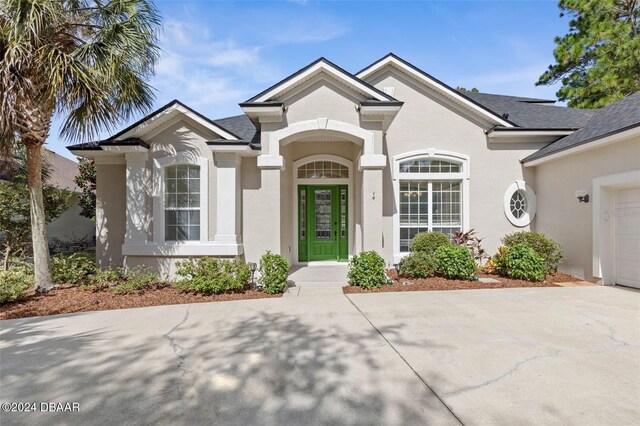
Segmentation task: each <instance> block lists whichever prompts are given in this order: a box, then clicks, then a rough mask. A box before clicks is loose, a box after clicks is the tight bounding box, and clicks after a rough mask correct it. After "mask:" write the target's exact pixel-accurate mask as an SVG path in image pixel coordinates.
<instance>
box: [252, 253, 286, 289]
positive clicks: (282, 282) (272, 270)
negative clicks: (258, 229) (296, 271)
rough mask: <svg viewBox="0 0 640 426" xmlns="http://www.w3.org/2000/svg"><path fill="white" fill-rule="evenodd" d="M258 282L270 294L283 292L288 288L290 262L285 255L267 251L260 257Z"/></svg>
mask: <svg viewBox="0 0 640 426" xmlns="http://www.w3.org/2000/svg"><path fill="white" fill-rule="evenodd" d="M258 273H259V274H260V278H259V279H258V282H259V283H260V284H261V285H262V286H263V288H264V291H266V292H267V293H269V294H276V293H282V292H284V290H285V289H286V288H287V278H288V277H289V262H288V261H287V259H285V257H284V256H281V255H279V254H273V253H271V252H270V251H267V252H266V253H265V254H263V255H262V257H261V258H260V267H259V269H258Z"/></svg>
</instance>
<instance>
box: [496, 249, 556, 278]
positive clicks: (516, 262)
mask: <svg viewBox="0 0 640 426" xmlns="http://www.w3.org/2000/svg"><path fill="white" fill-rule="evenodd" d="M499 262H500V270H501V271H502V273H503V274H506V275H507V276H508V277H509V278H515V279H520V280H527V281H544V279H545V278H546V276H547V267H546V265H545V263H544V260H543V259H542V258H541V257H540V256H538V254H537V253H536V252H535V251H534V250H533V249H532V248H531V247H529V246H528V245H527V244H524V243H518V244H514V245H513V246H511V247H509V248H508V249H507V250H506V254H505V255H504V256H503V258H501V259H500V261H499Z"/></svg>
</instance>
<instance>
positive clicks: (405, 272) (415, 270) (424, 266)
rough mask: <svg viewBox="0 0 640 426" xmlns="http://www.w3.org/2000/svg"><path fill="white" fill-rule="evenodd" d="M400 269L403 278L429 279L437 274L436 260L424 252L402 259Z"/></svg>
mask: <svg viewBox="0 0 640 426" xmlns="http://www.w3.org/2000/svg"><path fill="white" fill-rule="evenodd" d="M398 269H399V272H400V276H401V277H409V278H429V277H432V276H433V275H434V274H435V272H436V258H435V256H434V255H430V254H427V253H424V252H415V253H411V254H410V255H408V256H406V257H404V258H402V260H401V261H400V264H399V265H398Z"/></svg>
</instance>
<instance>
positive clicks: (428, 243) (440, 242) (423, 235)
mask: <svg viewBox="0 0 640 426" xmlns="http://www.w3.org/2000/svg"><path fill="white" fill-rule="evenodd" d="M449 243H451V239H450V238H449V237H448V236H447V235H446V234H443V233H442V232H418V233H417V234H416V235H415V236H414V237H413V239H412V240H411V251H412V252H422V253H426V254H430V255H432V254H434V253H435V252H436V250H437V249H438V248H439V247H442V246H446V245H448V244H449Z"/></svg>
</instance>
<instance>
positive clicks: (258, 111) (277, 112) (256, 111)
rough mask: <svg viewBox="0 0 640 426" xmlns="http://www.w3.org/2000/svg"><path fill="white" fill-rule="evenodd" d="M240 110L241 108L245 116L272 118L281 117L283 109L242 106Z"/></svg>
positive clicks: (280, 107)
mask: <svg viewBox="0 0 640 426" xmlns="http://www.w3.org/2000/svg"><path fill="white" fill-rule="evenodd" d="M241 108H242V111H244V113H245V114H247V115H256V116H273V117H281V116H282V113H283V110H284V108H283V107H282V106H281V105H274V106H243V107H241Z"/></svg>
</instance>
